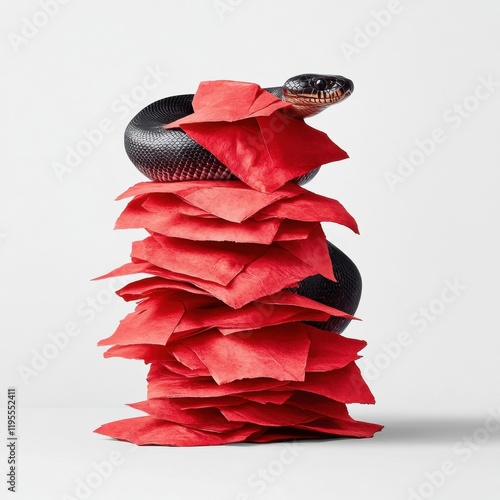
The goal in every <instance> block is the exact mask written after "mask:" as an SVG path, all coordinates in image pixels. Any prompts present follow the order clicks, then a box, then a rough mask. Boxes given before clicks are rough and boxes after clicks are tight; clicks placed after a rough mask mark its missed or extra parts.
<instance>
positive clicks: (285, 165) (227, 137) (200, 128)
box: [165, 80, 348, 192]
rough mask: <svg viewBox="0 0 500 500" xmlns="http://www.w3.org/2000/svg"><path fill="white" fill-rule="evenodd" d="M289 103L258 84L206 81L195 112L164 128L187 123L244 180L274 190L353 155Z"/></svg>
mask: <svg viewBox="0 0 500 500" xmlns="http://www.w3.org/2000/svg"><path fill="white" fill-rule="evenodd" d="M289 106H290V105H289V104H287V103H285V102H283V101H282V100H281V99H278V98H277V97H275V96H273V95H272V94H270V93H269V92H266V91H265V90H263V89H262V88H261V87H259V85H256V84H254V83H243V82H231V81H224V80H222V81H213V82H202V83H201V84H200V86H199V87H198V90H197V92H196V94H195V96H194V99H193V109H194V113H193V114H191V115H188V116H186V117H184V118H181V119H179V120H177V121H175V122H172V123H170V124H168V125H166V126H165V128H176V127H180V128H182V130H183V131H184V132H185V133H186V134H187V135H189V136H190V137H191V138H192V139H193V140H195V141H196V142H197V143H199V144H201V145H202V146H203V147H204V148H205V149H207V150H209V151H210V152H211V153H212V154H213V155H214V156H215V157H217V159H219V160H220V161H221V162H222V163H223V164H224V165H226V166H227V167H228V168H229V170H231V172H232V173H233V174H235V175H236V176H237V177H238V178H239V179H241V180H242V181H243V182H244V183H246V184H248V185H249V186H251V187H252V188H254V189H258V190H260V191H264V192H270V191H274V190H275V189H277V188H279V187H281V186H283V184H285V183H286V182H288V181H290V180H291V179H294V178H295V177H299V176H301V175H303V174H305V173H307V172H309V171H311V170H314V169H315V168H316V167H319V166H321V165H324V164H325V163H330V162H333V161H338V160H343V159H345V158H347V157H348V156H347V153H346V152H345V151H343V150H342V149H340V148H339V147H338V146H337V145H336V144H335V143H333V142H332V141H331V140H330V139H329V138H328V136H327V135H326V134H325V133H323V132H320V131H319V130H316V129H314V128H312V127H310V126H309V125H307V124H306V123H304V121H303V120H301V119H298V118H292V117H291V116H287V115H286V109H287V107H289Z"/></svg>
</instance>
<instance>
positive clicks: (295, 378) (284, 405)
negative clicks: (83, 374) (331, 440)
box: [96, 92, 381, 446]
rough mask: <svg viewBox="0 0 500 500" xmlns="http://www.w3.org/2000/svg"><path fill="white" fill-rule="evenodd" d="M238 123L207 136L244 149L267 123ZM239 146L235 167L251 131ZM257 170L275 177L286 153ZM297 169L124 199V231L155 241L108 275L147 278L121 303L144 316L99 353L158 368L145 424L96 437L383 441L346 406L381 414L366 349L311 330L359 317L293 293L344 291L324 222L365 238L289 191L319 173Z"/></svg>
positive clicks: (140, 191) (163, 187) (129, 321)
mask: <svg viewBox="0 0 500 500" xmlns="http://www.w3.org/2000/svg"><path fill="white" fill-rule="evenodd" d="M266 94H267V93H266ZM197 95H198V94H197ZM256 95H257V98H258V96H259V95H261V93H260V92H256ZM271 97H272V96H271ZM253 98H254V101H253V102H254V104H255V99H256V98H255V95H254V96H253ZM265 98H266V99H268V98H267V96H265ZM273 99H274V98H273ZM234 106H236V105H234ZM236 107H237V106H236ZM231 109H232V108H231ZM260 109H262V107H261V108H260ZM195 111H196V107H195ZM274 113H280V111H279V110H273V111H272V112H271V113H270V115H269V116H270V117H271V118H273V117H275V115H274ZM216 114H217V113H216ZM195 115H196V113H195ZM245 116H247V115H245ZM202 118H203V120H206V119H207V116H206V113H205V115H203V117H202ZM225 118H227V117H225ZM221 120H222V119H221ZM235 120H236V121H235V123H227V122H224V121H223V120H222V122H221V123H216V126H210V127H208V128H209V130H210V134H211V136H212V137H214V136H215V137H216V138H218V141H214V142H218V143H219V144H226V140H227V138H228V137H230V140H229V143H231V144H232V143H233V142H234V140H235V139H234V137H233V135H234V133H235V129H236V130H237V129H238V126H240V125H242V124H241V122H242V121H243V122H245V121H246V122H247V123H246V124H244V126H245V127H247V128H248V127H249V125H250V124H251V123H253V122H252V120H257V119H256V118H255V117H254V116H252V117H248V116H247V117H243V118H242V117H241V116H240V115H238V117H237V118H236V119H235ZM192 121H193V120H192ZM289 121H290V120H289ZM292 121H293V122H295V121H297V122H298V123H299V124H300V125H299V127H307V125H305V124H304V123H303V122H299V121H298V120H292ZM253 124H254V125H255V126H258V122H255V123H253ZM198 125H200V124H197V126H198ZM292 126H293V127H297V125H296V124H295V123H294V124H293V125H292ZM188 128H189V127H188ZM224 128H226V129H227V130H226V131H223V130H222V129H224ZM214 129H217V130H214ZM199 130H202V135H203V134H204V133H205V129H204V128H203V127H200V129H199ZM311 130H314V129H311ZM186 132H188V133H190V135H191V133H192V132H193V129H190V130H189V131H188V130H187V129H186ZM226 132H227V133H226ZM307 133H311V132H310V131H308V132H307ZM194 135H196V134H194ZM278 135H280V139H279V140H283V141H284V140H285V139H284V137H285V136H286V134H285V135H283V136H281V134H278ZM207 137H208V136H207ZM251 137H252V140H253V139H254V138H255V131H253V132H252V133H251ZM325 137H326V136H325ZM198 139H199V137H198ZM276 140H277V139H276V137H273V139H272V142H275V141H276ZM322 140H323V139H322ZM328 141H329V139H328ZM201 142H202V141H201ZM236 142H237V143H238V144H239V147H238V148H239V150H240V152H239V153H237V152H234V151H233V152H232V153H231V154H230V156H231V158H232V159H233V161H234V158H235V157H238V155H239V154H243V155H244V154H245V153H244V151H245V148H244V147H243V148H242V146H241V145H242V144H243V145H244V144H245V139H244V134H243V133H241V134H240V135H239V136H238V138H237V140H236ZM278 142H279V141H278ZM330 142H331V141H330ZM332 144H333V143H332ZM274 146H275V147H276V148H277V151H279V150H280V148H281V147H283V144H282V145H281V146H279V147H278V146H276V144H275V145H274ZM335 148H336V146H335ZM335 148H332V147H330V149H331V151H333V150H334V149H335ZM215 149H216V148H215ZM256 149H257V150H258V151H261V152H262V151H266V155H268V153H269V148H263V149H259V148H256ZM306 149H307V148H306ZM224 150H225V151H226V152H227V149H224ZM254 150H255V147H254ZM242 151H243V153H242ZM340 151H341V150H340ZM212 152H213V151H212ZM214 154H215V153H214ZM314 155H316V156H317V153H314V154H313V156H314ZM282 156H284V157H286V156H287V155H282ZM305 157H306V160H304V158H302V157H301V156H300V155H297V156H296V157H295V160H294V161H295V164H303V165H305V164H306V163H307V161H310V163H309V167H308V169H309V170H311V168H314V167H313V165H316V163H314V162H313V160H311V158H310V154H309V153H306V154H305ZM256 161H257V160H256ZM258 161H261V162H264V163H266V162H269V161H272V162H274V164H275V166H276V155H270V156H267V157H266V158H264V159H263V158H260V159H259V160H258ZM289 161H290V160H289V159H285V160H283V162H281V164H280V166H279V168H280V173H279V175H278V177H279V180H278V181H276V176H272V175H269V173H266V174H262V175H261V176H259V175H257V174H258V172H259V169H255V170H251V171H250V170H246V172H247V173H249V172H250V175H245V171H243V175H242V171H241V170H240V171H239V172H238V173H237V175H238V176H239V177H240V178H241V179H242V180H244V181H245V182H242V181H190V182H176V183H157V182H144V183H140V184H137V185H136V186H134V187H132V188H131V189H129V190H128V191H127V192H126V193H124V194H123V195H122V196H121V198H129V197H132V200H131V201H130V202H129V204H128V205H127V207H126V208H125V210H124V212H123V213H122V215H121V216H120V218H119V219H118V221H117V225H116V227H117V228H120V229H121V228H145V229H146V230H147V231H148V233H149V236H148V237H147V238H145V239H144V240H142V241H138V242H135V243H134V244H133V247H132V254H131V262H130V263H128V264H125V265H123V266H122V267H120V268H118V269H116V270H115V271H113V272H111V273H109V274H107V275H106V276H104V277H111V276H118V275H125V274H134V273H145V274H146V275H149V277H146V278H143V279H139V280H138V281H135V282H132V283H130V284H128V285H126V286H125V287H123V288H122V289H121V290H119V291H118V294H119V295H120V296H121V297H123V299H125V300H127V301H138V303H137V306H136V309H135V311H134V312H133V313H131V314H129V315H128V316H127V317H125V319H124V320H122V321H121V322H120V324H119V326H118V328H117V329H116V331H115V332H114V333H113V335H111V336H110V337H109V338H107V339H104V340H102V341H101V342H100V343H99V345H106V346H108V345H111V346H112V347H111V348H110V349H109V350H108V351H107V352H106V353H105V356H106V357H113V356H120V357H124V358H132V359H142V360H144V362H145V363H147V364H150V365H151V367H150V371H149V375H148V394H147V400H146V401H142V402H139V403H135V404H132V405H131V406H132V407H134V408H137V409H138V410H141V411H143V412H145V413H146V414H147V416H142V417H136V418H132V419H126V420H120V421H117V422H112V423H108V424H105V425H103V426H101V427H100V428H99V429H97V431H96V432H99V433H101V434H104V435H107V436H111V437H113V438H117V439H123V440H127V441H131V442H133V443H136V444H161V445H174V446H194V445H212V444H224V443H232V442H241V441H251V442H268V441H275V440H281V439H289V438H312V437H325V436H327V435H331V436H354V437H371V436H372V435H373V434H374V433H375V432H377V431H378V430H380V429H381V426H380V425H376V424H371V423H365V422H358V421H355V420H353V419H352V418H351V417H350V416H349V415H348V412H347V408H346V404H347V403H374V399H373V396H372V394H371V393H370V391H369V389H368V387H367V386H366V384H365V382H364V381H363V379H362V377H361V374H360V372H359V369H358V368H357V366H356V364H355V360H356V359H358V358H359V356H358V352H359V351H360V349H362V348H363V347H364V346H365V342H363V341H360V340H355V339H348V338H345V337H343V336H340V335H336V334H334V333H331V332H327V331H323V330H320V329H318V328H315V327H313V326H310V325H308V324H306V323H304V321H326V320H327V319H328V318H329V317H330V316H332V315H334V316H340V317H347V318H350V316H349V315H348V314H346V313H344V312H342V311H340V310H338V309H335V308H332V307H328V306H326V305H323V304H320V303H318V302H315V301H313V300H310V299H308V298H306V297H302V296H300V295H297V294H296V293H293V292H291V291H288V289H291V288H293V287H295V286H296V285H297V283H298V282H299V281H300V280H302V279H304V278H306V277H308V276H312V275H316V274H321V275H323V276H325V277H326V278H328V279H335V278H334V275H333V272H334V271H333V272H332V266H331V262H330V258H329V254H328V249H327V245H326V239H325V235H324V233H323V231H322V229H321V225H320V221H330V222H335V223H338V224H342V225H344V226H347V227H349V228H350V229H352V230H353V231H357V227H356V223H355V221H354V219H353V218H352V217H351V216H350V215H349V214H348V213H347V211H346V210H345V209H344V207H343V206H342V205H341V204H340V203H339V202H337V201H335V200H331V199H328V198H325V197H322V196H319V195H316V194H313V193H311V192H309V191H307V190H305V189H304V188H302V187H300V186H298V185H296V184H293V183H290V182H287V181H288V180H290V179H291V178H293V177H295V176H296V175H301V174H302V173H304V172H306V171H307V169H306V170H304V168H302V167H301V168H299V169H298V170H297V169H295V170H294V169H291V170H290V169H288V170H287V168H286V166H287V165H288V164H289ZM330 161H331V160H330ZM230 163H231V161H227V159H226V164H230ZM278 163H279V162H278ZM243 164H244V162H240V165H243ZM236 170H237V168H236ZM264 170H265V169H264ZM256 172H257V173H256Z"/></svg>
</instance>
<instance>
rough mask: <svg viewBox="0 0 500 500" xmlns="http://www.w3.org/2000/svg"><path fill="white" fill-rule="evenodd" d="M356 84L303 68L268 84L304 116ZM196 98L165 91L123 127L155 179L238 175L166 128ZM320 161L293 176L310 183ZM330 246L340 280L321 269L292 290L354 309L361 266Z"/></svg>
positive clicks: (340, 326) (341, 322) (334, 322)
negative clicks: (167, 94) (280, 83)
mask: <svg viewBox="0 0 500 500" xmlns="http://www.w3.org/2000/svg"><path fill="white" fill-rule="evenodd" d="M353 88H354V85H353V83H352V81H351V80H349V79H347V78H344V77H341V76H330V75H314V74H304V75H298V76H295V77H292V78H290V79H288V80H287V81H286V82H285V84H284V85H283V86H282V87H272V88H267V89H265V90H267V91H268V92H270V93H271V94H273V95H275V96H276V97H279V98H281V99H283V100H285V101H286V102H289V103H290V104H291V105H292V106H291V107H290V108H286V109H285V110H284V111H285V112H286V113H287V114H288V115H290V116H293V117H294V118H297V119H303V118H305V117H309V116H312V115H314V114H317V113H319V112H320V111H322V110H323V109H325V108H326V107H328V106H330V105H331V104H334V103H336V102H340V101H342V100H343V99H345V98H346V97H347V96H349V95H350V94H351V93H352V91H353ZM192 100H193V95H192V94H186V95H178V96H173V97H167V98H165V99H161V100H159V101H156V102H154V103H152V104H150V105H149V106H147V107H146V108H144V109H143V110H142V111H140V112H139V113H138V114H137V115H136V116H135V117H134V118H133V119H132V121H131V122H130V123H129V125H128V126H127V128H126V130H125V150H126V152H127V154H128V156H129V158H130V160H131V161H132V163H133V164H134V165H135V166H136V167H137V168H138V169H139V170H140V171H141V172H142V173H143V174H144V175H146V176H147V177H148V178H150V179H151V180H153V181H160V182H171V181H186V180H236V177H235V176H234V175H233V174H232V173H231V171H230V170H229V169H228V168H227V167H226V166H225V165H223V164H222V163H221V162H220V161H219V160H218V159H217V158H216V157H215V156H214V155H212V153H210V152H209V151H207V150H206V149H204V148H203V147H201V146H200V145H199V144H198V143H196V142H195V141H194V140H193V139H191V138H190V137H189V136H188V135H186V134H185V133H184V132H183V131H182V130H181V129H180V128H173V129H168V130H166V129H165V128H164V125H166V124H168V123H171V122H174V121H175V120H177V119H179V118H182V117H184V116H186V115H189V114H191V113H193V107H192ZM319 167H320V166H318V167H317V168H316V169H315V170H312V171H311V172H309V173H308V174H305V175H303V176H301V177H299V178H297V179H295V180H294V181H295V182H297V183H299V184H304V183H306V182H307V181H309V180H310V179H312V177H314V176H315V175H316V173H317V172H318V170H319ZM328 250H329V254H330V259H331V261H332V265H333V269H334V274H335V277H336V279H337V282H333V281H330V280H328V279H326V278H324V277H323V276H321V275H316V276H311V277H309V278H306V279H304V280H302V281H301V282H300V283H299V286H298V288H296V289H294V290H293V291H295V292H296V293H298V294H300V295H303V296H306V297H308V298H310V299H313V300H316V301H318V302H321V303H323V304H326V305H328V306H331V307H335V308H337V309H340V310H342V311H344V312H346V313H348V314H354V312H355V311H356V308H357V306H358V303H359V299H360V297H361V276H360V274H359V271H358V269H357V268H356V266H355V265H354V263H353V262H352V261H351V259H349V257H347V256H346V255H345V254H344V253H343V252H341V251H340V250H339V249H338V248H337V247H335V246H334V245H333V244H332V243H330V242H328ZM348 323H349V320H348V319H345V318H339V317H336V316H331V317H330V319H329V320H327V321H325V322H321V323H319V322H315V323H312V324H314V325H315V326H317V327H319V328H322V329H324V330H329V331H333V332H337V333H340V332H342V331H343V330H344V329H345V327H346V326H347V325H348Z"/></svg>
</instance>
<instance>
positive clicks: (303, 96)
mask: <svg viewBox="0 0 500 500" xmlns="http://www.w3.org/2000/svg"><path fill="white" fill-rule="evenodd" d="M353 90H354V84H353V82H352V81H351V80H349V78H345V77H343V76H339V75H316V74H311V73H308V74H305V75H297V76H294V77H292V78H289V79H288V80H287V81H286V82H285V84H284V85H283V100H284V101H286V102H288V103H290V104H291V105H292V109H291V110H290V111H291V113H292V114H293V115H294V116H297V117H306V116H312V115H315V114H317V113H319V112H320V111H323V110H324V109H325V108H326V107H328V106H330V105H331V104H335V103H337V102H340V101H343V100H344V99H345V98H346V97H348V96H350V95H351V94H352V92H353Z"/></svg>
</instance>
